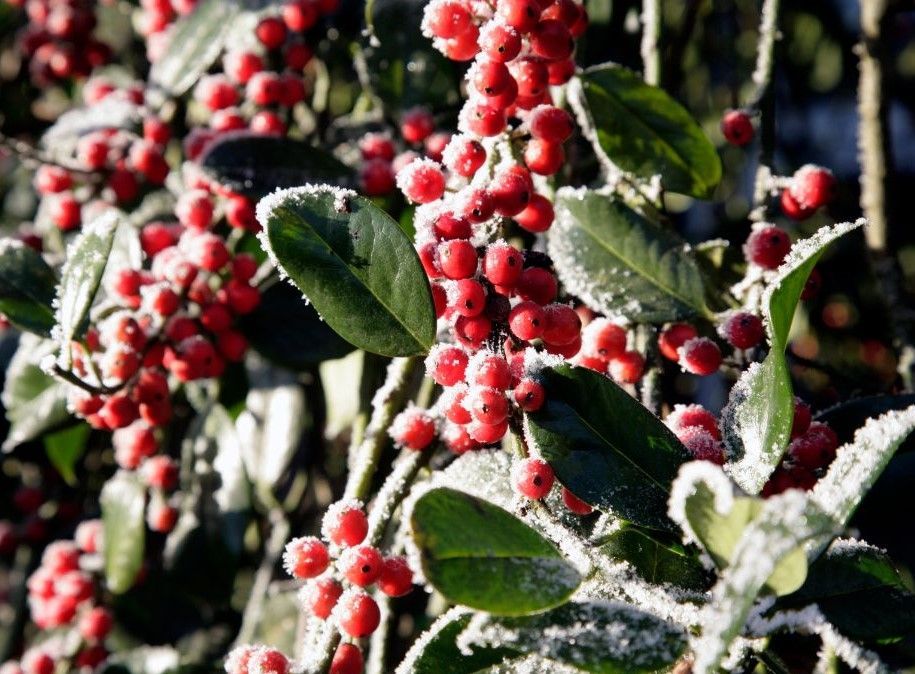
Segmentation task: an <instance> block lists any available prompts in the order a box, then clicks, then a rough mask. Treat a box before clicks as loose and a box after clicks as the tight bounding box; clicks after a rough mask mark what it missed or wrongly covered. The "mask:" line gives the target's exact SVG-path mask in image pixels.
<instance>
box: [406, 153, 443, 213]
mask: <svg viewBox="0 0 915 674" xmlns="http://www.w3.org/2000/svg"><path fill="white" fill-rule="evenodd" d="M397 186H398V187H399V188H400V191H401V192H403V193H404V196H405V197H407V199H409V200H410V201H412V202H415V203H418V204H427V203H429V202H430V201H435V200H436V199H439V198H441V196H442V195H443V194H444V193H445V174H444V173H442V169H441V166H439V165H438V164H436V163H435V162H434V161H432V160H430V159H414V160H413V161H412V162H410V163H409V164H407V165H406V166H405V167H404V168H402V169H401V170H400V171H399V172H398V173H397Z"/></svg>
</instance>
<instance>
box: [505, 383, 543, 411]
mask: <svg viewBox="0 0 915 674" xmlns="http://www.w3.org/2000/svg"><path fill="white" fill-rule="evenodd" d="M513 395H514V398H515V402H516V403H517V404H518V407H520V408H521V409H522V410H524V411H525V412H536V411H537V410H539V409H540V408H541V407H543V403H544V401H545V400H546V392H545V391H544V390H543V386H541V385H540V384H539V383H537V382H536V381H534V380H533V379H522V380H521V381H520V382H518V385H517V386H516V387H515V390H514V392H513Z"/></svg>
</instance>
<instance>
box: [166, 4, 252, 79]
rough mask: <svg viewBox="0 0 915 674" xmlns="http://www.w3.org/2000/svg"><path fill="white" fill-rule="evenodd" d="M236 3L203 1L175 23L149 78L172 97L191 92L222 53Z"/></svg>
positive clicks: (234, 14)
mask: <svg viewBox="0 0 915 674" xmlns="http://www.w3.org/2000/svg"><path fill="white" fill-rule="evenodd" d="M239 4H240V3H238V2H236V1H234V0H201V2H199V3H197V6H196V7H195V8H194V10H193V11H192V12H191V13H190V14H188V15H187V16H183V17H181V18H179V19H178V21H176V22H175V25H174V26H172V27H171V29H170V36H169V39H168V44H167V45H166V46H165V48H164V49H163V51H162V57H161V58H160V59H159V60H157V61H156V62H155V63H154V64H153V66H152V68H151V69H150V72H149V79H150V81H151V82H152V83H153V84H154V85H155V86H158V87H160V88H161V89H164V90H165V91H166V92H167V93H168V94H170V95H172V96H180V95H181V94H183V93H185V92H186V91H187V90H188V89H190V88H191V87H192V86H193V85H194V83H195V82H197V80H198V79H200V76H201V75H202V74H203V73H205V72H206V71H207V70H209V68H210V66H211V65H212V64H213V62H214V61H215V60H216V59H217V57H218V56H219V54H220V53H221V52H222V48H223V45H224V44H225V42H226V38H228V36H229V33H230V32H231V30H232V26H233V23H234V20H235V18H236V17H237V16H238V13H239V9H240V7H239Z"/></svg>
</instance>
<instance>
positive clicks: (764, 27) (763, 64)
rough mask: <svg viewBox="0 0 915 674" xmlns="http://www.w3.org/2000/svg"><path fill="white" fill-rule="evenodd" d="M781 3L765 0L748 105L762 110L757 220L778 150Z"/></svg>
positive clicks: (760, 217) (762, 214) (762, 211)
mask: <svg viewBox="0 0 915 674" xmlns="http://www.w3.org/2000/svg"><path fill="white" fill-rule="evenodd" d="M779 6H780V0H764V1H763V6H762V11H761V17H760V23H759V47H758V49H757V52H756V68H755V69H754V70H753V83H754V84H755V85H756V88H755V90H754V92H753V95H752V97H751V98H750V101H749V102H748V107H750V108H757V109H758V110H759V133H760V152H759V166H758V167H757V169H756V180H755V186H754V190H753V211H752V213H751V214H750V219H751V220H756V221H760V220H763V219H765V217H766V202H767V201H768V196H769V183H770V179H771V176H772V160H773V154H774V152H775V97H774V95H773V92H772V73H773V71H774V68H775V41H776V40H777V39H778V37H779V31H778V12H779Z"/></svg>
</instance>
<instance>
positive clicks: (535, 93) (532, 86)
mask: <svg viewBox="0 0 915 674" xmlns="http://www.w3.org/2000/svg"><path fill="white" fill-rule="evenodd" d="M509 70H510V71H511V73H512V76H514V78H515V81H516V82H517V83H518V96H519V97H520V96H524V97H527V98H531V99H539V98H540V97H541V96H543V94H544V93H546V90H547V85H548V84H549V77H550V75H549V71H548V70H547V69H546V65H545V64H544V63H543V62H542V61H540V60H539V59H536V58H534V57H531V56H525V57H523V58H519V59H515V60H514V61H512V62H511V63H510V64H509ZM538 102H539V101H538ZM531 107H534V106H531Z"/></svg>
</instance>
